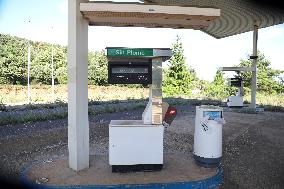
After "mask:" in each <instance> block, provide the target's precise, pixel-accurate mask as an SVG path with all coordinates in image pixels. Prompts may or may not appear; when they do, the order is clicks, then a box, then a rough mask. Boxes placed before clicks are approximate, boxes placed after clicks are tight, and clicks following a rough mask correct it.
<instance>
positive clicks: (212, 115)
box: [203, 111, 222, 120]
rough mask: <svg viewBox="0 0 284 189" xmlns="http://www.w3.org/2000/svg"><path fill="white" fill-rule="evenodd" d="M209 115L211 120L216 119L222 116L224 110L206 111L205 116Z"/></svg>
mask: <svg viewBox="0 0 284 189" xmlns="http://www.w3.org/2000/svg"><path fill="white" fill-rule="evenodd" d="M206 116H209V120H214V119H216V118H222V112H221V111H218V112H217V111H204V112H203V117H206Z"/></svg>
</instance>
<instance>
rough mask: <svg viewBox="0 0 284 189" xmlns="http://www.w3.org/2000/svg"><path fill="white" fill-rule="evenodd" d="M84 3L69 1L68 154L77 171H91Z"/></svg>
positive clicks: (86, 23) (74, 0)
mask: <svg viewBox="0 0 284 189" xmlns="http://www.w3.org/2000/svg"><path fill="white" fill-rule="evenodd" d="M81 2H86V1H85V0H69V1H68V150H69V167H70V168H71V169H73V170H75V171H79V170H82V169H85V168H88V167H89V121H88V21H87V20H85V19H84V18H83V17H82V15H81V12H80V3H81Z"/></svg>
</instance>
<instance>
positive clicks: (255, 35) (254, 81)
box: [251, 25, 258, 109]
mask: <svg viewBox="0 0 284 189" xmlns="http://www.w3.org/2000/svg"><path fill="white" fill-rule="evenodd" d="M257 39H258V25H254V30H253V56H254V57H255V58H254V59H253V60H252V68H253V71H252V78H251V108H254V109H255V108H256V90H257Z"/></svg>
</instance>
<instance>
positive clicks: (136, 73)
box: [108, 61, 152, 84]
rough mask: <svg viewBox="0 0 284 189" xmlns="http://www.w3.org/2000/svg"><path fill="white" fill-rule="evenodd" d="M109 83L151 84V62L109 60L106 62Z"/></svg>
mask: <svg viewBox="0 0 284 189" xmlns="http://www.w3.org/2000/svg"><path fill="white" fill-rule="evenodd" d="M108 83H109V84H151V83H152V63H151V62H150V61H143V62H141V61H137V62H135V61H129V62H127V61H124V62H121V61H110V62H109V63H108Z"/></svg>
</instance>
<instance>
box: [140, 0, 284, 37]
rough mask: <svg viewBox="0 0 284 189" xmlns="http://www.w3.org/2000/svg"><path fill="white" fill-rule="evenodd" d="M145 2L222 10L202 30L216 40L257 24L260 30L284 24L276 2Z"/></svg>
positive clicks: (282, 15)
mask: <svg viewBox="0 0 284 189" xmlns="http://www.w3.org/2000/svg"><path fill="white" fill-rule="evenodd" d="M144 2H145V3H154V4H161V5H180V6H193V7H212V8H218V9H221V16H220V17H219V18H217V19H215V20H214V21H213V22H211V23H210V24H209V26H208V27H207V28H204V29H201V31H203V32H205V33H207V34H209V35H211V36H213V37H215V38H224V37H228V36H232V35H236V34H240V33H244V32H248V31H252V30H253V27H254V25H255V24H256V25H257V26H258V28H259V29H260V28H265V27H269V26H273V25H277V24H282V23H284V10H283V8H281V7H279V6H278V7H277V6H275V2H274V1H267V4H266V3H263V2H262V1H257V0H237V1H236V0H147V1H144ZM268 2H269V3H270V4H268ZM272 5H274V6H272Z"/></svg>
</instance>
